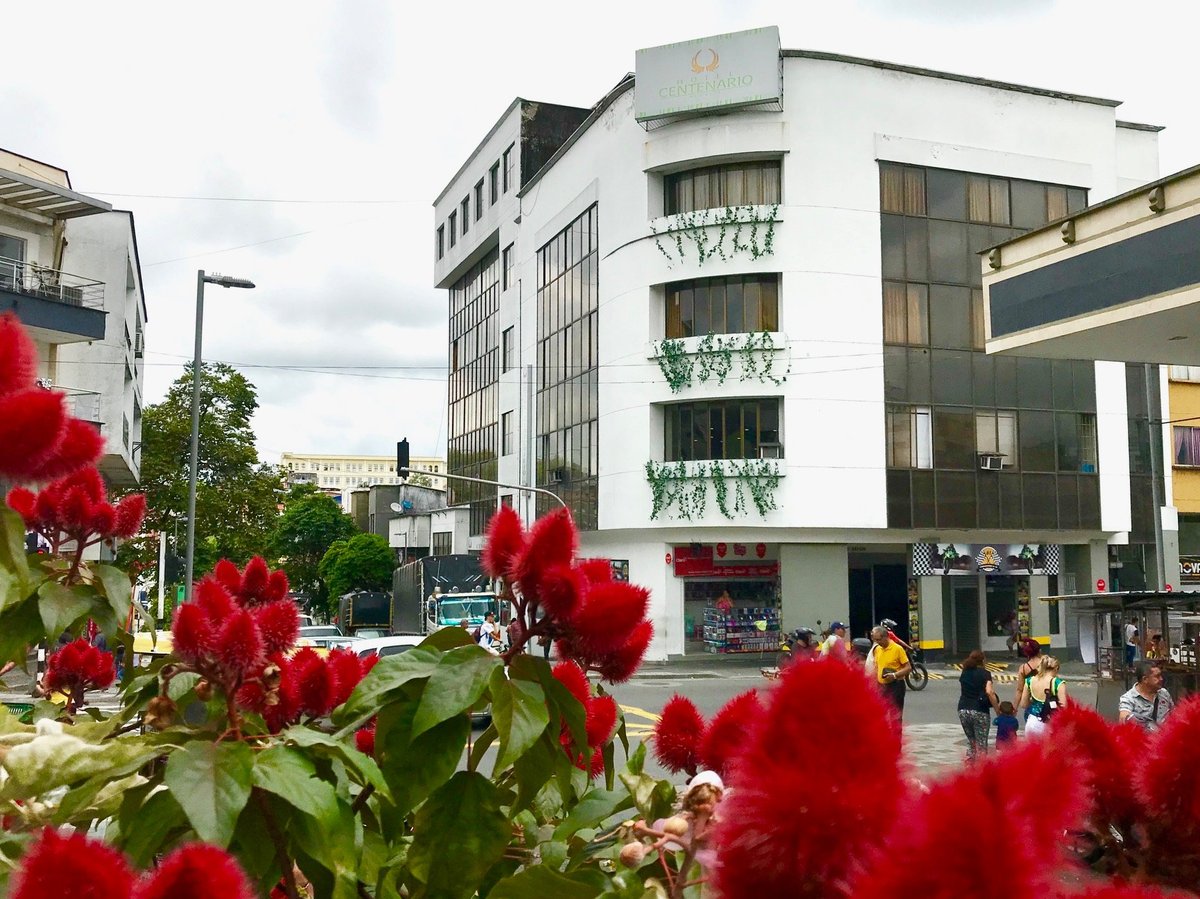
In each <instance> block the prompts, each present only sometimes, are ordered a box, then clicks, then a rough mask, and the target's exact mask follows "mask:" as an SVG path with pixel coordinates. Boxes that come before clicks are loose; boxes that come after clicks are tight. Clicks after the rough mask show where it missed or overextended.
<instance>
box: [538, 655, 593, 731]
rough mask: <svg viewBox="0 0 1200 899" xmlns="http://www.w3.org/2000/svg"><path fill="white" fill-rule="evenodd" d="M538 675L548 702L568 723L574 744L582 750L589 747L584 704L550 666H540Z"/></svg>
mask: <svg viewBox="0 0 1200 899" xmlns="http://www.w3.org/2000/svg"><path fill="white" fill-rule="evenodd" d="M537 674H538V678H539V679H540V680H541V682H542V689H543V690H545V692H546V698H547V700H548V701H550V702H552V703H553V704H554V708H555V709H556V710H557V711H558V714H559V715H561V716H562V718H563V719H564V720H565V721H566V722H567V729H568V730H569V731H570V732H571V740H572V742H574V744H575V745H576V746H578V747H580V748H582V747H584V746H587V718H586V714H585V712H584V709H583V703H581V702H580V701H579V700H578V699H576V698H575V697H574V696H573V695H572V694H571V691H570V690H568V689H567V688H566V687H564V686H563V685H562V682H561V681H560V680H559V679H558V678H557V677H555V676H554V675H553V674H552V673H551V671H550V666H549V665H542V666H539V667H538V668H537Z"/></svg>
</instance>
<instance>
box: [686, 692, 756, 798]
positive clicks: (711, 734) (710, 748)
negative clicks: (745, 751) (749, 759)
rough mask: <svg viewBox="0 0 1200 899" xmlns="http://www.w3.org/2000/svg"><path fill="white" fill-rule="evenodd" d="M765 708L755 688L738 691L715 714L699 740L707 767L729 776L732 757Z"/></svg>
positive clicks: (726, 776)
mask: <svg viewBox="0 0 1200 899" xmlns="http://www.w3.org/2000/svg"><path fill="white" fill-rule="evenodd" d="M762 712H763V708H762V705H761V704H760V703H759V701H758V692H757V691H756V690H747V691H746V692H745V693H739V694H738V695H737V696H735V697H733V699H731V700H729V702H727V703H725V705H724V706H722V707H721V710H720V711H719V712H717V714H716V715H715V716H713V719H712V721H710V722H709V724H708V727H707V728H706V729H705V731H704V736H703V738H702V739H701V740H700V761H701V763H702V764H703V765H704V767H705V768H708V769H710V770H712V771H716V772H717V773H718V774H720V775H721V777H722V779H728V777H729V775H730V771H731V765H730V761H731V760H732V759H733V758H734V757H735V756H736V755H737V753H738V751H739V750H740V749H741V748H742V746H743V745H744V743H745V741H746V734H747V733H749V731H750V726H751V725H752V724H753V723H754V722H755V721H756V720H758V717H759V716H760V715H761V714H762Z"/></svg>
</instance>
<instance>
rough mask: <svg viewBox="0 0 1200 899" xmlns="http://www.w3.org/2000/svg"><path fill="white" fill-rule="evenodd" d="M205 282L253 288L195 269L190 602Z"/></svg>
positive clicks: (186, 590) (186, 592)
mask: <svg viewBox="0 0 1200 899" xmlns="http://www.w3.org/2000/svg"><path fill="white" fill-rule="evenodd" d="M205 284H219V285H220V286H221V287H243V288H246V289H251V288H253V287H254V282H253V281H247V280H246V279H245V278H231V277H229V276H227V275H206V274H205V273H204V269H200V270H199V271H197V272H196V355H195V358H194V359H193V360H192V454H191V471H190V472H189V473H188V518H187V572H186V574H185V575H184V577H185V580H184V582H183V598H184V601H185V602H190V601H191V599H192V572H193V567H194V564H195V561H196V475H197V472H198V471H199V469H200V375H201V368H200V349H201V346H202V343H203V338H204V285H205Z"/></svg>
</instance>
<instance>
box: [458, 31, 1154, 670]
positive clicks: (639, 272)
mask: <svg viewBox="0 0 1200 899" xmlns="http://www.w3.org/2000/svg"><path fill="white" fill-rule="evenodd" d="M772 35H773V36H774V43H773V44H772ZM643 54H644V55H643ZM643 62H645V63H646V65H645V67H643ZM638 67H639V69H638V75H637V76H636V77H627V78H625V79H622V80H621V81H620V82H619V83H618V84H617V85H616V87H614V89H613V90H612V91H610V92H609V93H608V94H607V95H606V96H605V97H603V98H602V99H601V100H600V101H599V102H598V103H597V104H596V105H595V106H593V107H591V109H590V110H587V111H586V117H585V118H583V119H582V121H581V122H580V124H579V126H578V127H577V128H576V129H575V130H574V131H573V132H572V133H571V134H570V135H569V136H568V137H566V138H565V140H563V141H562V142H561V143H560V145H559V146H558V147H557V148H556V149H555V150H554V152H553V154H552V155H550V156H549V157H548V159H547V160H546V161H545V162H544V164H542V165H541V166H540V168H538V169H537V170H535V171H526V170H522V171H521V172H520V177H519V180H514V183H519V185H520V187H519V189H518V190H516V191H514V194H513V195H512V196H507V195H502V201H501V202H500V203H499V204H498V205H497V206H496V207H495V208H493V207H490V206H489V207H487V208H486V209H485V211H484V212H483V214H482V216H480V217H478V218H477V217H476V213H477V207H476V206H475V205H472V204H473V202H474V200H475V198H476V196H477V192H475V187H477V185H478V184H479V181H480V179H482V183H483V185H484V196H485V197H486V196H487V195H488V193H487V187H488V185H489V183H490V182H489V181H488V177H489V175H488V173H489V171H490V169H491V166H493V165H494V164H495V162H494V160H499V159H502V158H503V157H502V154H503V152H504V148H505V147H507V146H510V145H512V146H516V142H517V140H518V135H519V128H520V124H521V120H522V118H523V115H522V105H521V104H523V103H524V102H525V101H517V102H516V103H514V106H513V107H510V109H509V111H508V112H506V113H505V115H504V116H502V117H501V119H500V121H499V122H498V123H497V124H496V126H495V127H494V128H493V129H492V131H491V132H490V133H489V135H488V137H487V138H486V139H485V141H484V143H483V144H481V145H480V147H479V148H478V149H477V150H476V151H475V153H474V154H472V156H471V157H470V158H469V159H468V161H467V163H466V164H465V165H464V166H463V168H462V169H461V170H460V171H459V173H458V174H457V175H456V176H455V178H454V179H453V180H452V181H451V183H450V184H449V185H448V186H447V188H446V189H445V190H444V191H443V192H442V194H441V196H440V197H439V198H438V200H437V202H436V203H435V259H436V261H435V281H436V284H437V285H438V286H440V287H444V288H447V289H448V290H449V291H450V310H449V311H450V316H451V329H450V330H451V347H450V368H451V380H450V396H449V404H450V409H451V421H452V425H451V432H450V433H451V439H452V441H453V440H454V439H455V435H456V434H458V435H460V436H465V437H467V438H470V435H472V434H475V433H477V432H485V433H488V434H494V435H495V436H494V438H492V437H489V438H487V439H484V440H480V441H478V442H474V443H472V442H470V440H468V442H467V443H466V444H465V445H463V448H462V451H461V452H460V453H459V454H458V455H455V453H454V452H453V451H452V453H451V458H450V465H451V470H452V471H453V470H455V469H456V466H457V465H460V464H461V465H462V466H464V467H465V466H467V465H468V464H472V465H475V469H474V470H476V471H479V472H481V473H482V472H488V471H495V472H496V479H497V480H499V481H502V482H505V483H510V484H525V485H531V486H537V487H541V488H545V489H548V490H551V491H552V492H555V493H557V494H558V495H560V496H562V497H563V498H564V499H565V500H566V501H567V502H568V504H569V505H570V506H571V508H572V510H573V513H574V515H575V518H576V520H577V522H578V524H579V525H580V528H581V530H582V531H583V534H582V553H583V554H584V555H591V556H599V557H607V558H610V559H612V560H614V561H615V562H619V563H620V566H621V568H622V570H627V571H628V574H629V577H630V579H631V580H633V581H635V582H637V583H640V584H643V585H645V586H647V587H649V588H651V591H652V614H653V617H654V621H655V629H656V637H655V642H654V644H653V646H652V648H651V655H652V656H653V657H658V658H662V657H665V656H668V655H673V654H678V653H682V652H691V651H701V650H703V649H705V648H707V649H710V650H711V649H717V648H730V647H728V646H725V647H718V646H717V645H716V641H715V640H713V639H712V634H711V633H707V634H706V631H705V628H704V623H705V617H706V613H707V612H709V611H711V609H712V606H713V603H714V601H715V600H716V598H717V597H719V596H720V595H721V594H722V593H727V594H728V595H729V596H730V597H731V598H732V600H733V601H734V604H735V607H737V608H738V609H739V610H743V611H744V613H745V614H744V615H743V616H742V617H744V618H747V619H748V620H749V619H762V618H765V617H769V616H768V612H767V611H765V610H770V609H772V608H775V607H778V608H780V609H781V612H782V625H783V627H784V628H787V629H790V628H794V627H799V626H802V625H805V626H809V627H817V626H818V625H819V624H820V623H822V622H824V623H828V622H829V621H831V620H833V619H835V618H836V619H842V620H847V621H849V622H850V624H851V627H852V630H853V631H854V632H855V633H856V634H860V633H862V632H863V631H864V630H865V629H866V628H867V627H868V626H869V625H870V624H872V623H874V622H877V621H879V620H880V619H882V618H884V617H889V618H893V619H895V620H897V621H898V622H900V625H901V630H902V631H903V632H905V633H906V634H907V635H908V636H909V637H910V638H911V639H914V640H918V641H920V642H921V643H922V644H923V645H924V646H925V647H927V648H929V649H931V650H944V651H946V652H954V653H963V652H966V651H969V650H971V649H974V648H977V647H982V648H984V649H990V650H995V649H1003V648H1004V646H1005V634H1006V630H1007V628H1008V627H1009V626H1010V624H1009V622H1011V621H1014V620H1015V621H1016V622H1017V623H1018V625H1019V626H1020V628H1021V629H1022V631H1024V632H1025V633H1028V634H1032V635H1033V636H1035V637H1037V638H1038V639H1040V640H1043V641H1044V642H1047V643H1049V644H1052V645H1055V646H1060V647H1065V646H1067V645H1068V644H1070V643H1071V641H1072V640H1073V639H1077V638H1075V637H1074V636H1073V635H1071V634H1069V633H1068V632H1067V630H1068V628H1067V627H1066V626H1065V623H1064V622H1062V621H1059V620H1057V619H1056V616H1054V615H1053V614H1052V611H1051V610H1049V609H1047V606H1046V604H1043V603H1039V602H1038V601H1037V600H1038V599H1039V598H1040V597H1041V596H1045V595H1049V594H1053V593H1056V592H1059V591H1064V592H1065V591H1068V590H1070V589H1071V588H1072V587H1083V586H1084V585H1086V584H1088V583H1090V582H1091V581H1092V580H1094V579H1095V578H1096V577H1099V576H1103V575H1104V574H1106V573H1107V572H1108V570H1109V569H1108V562H1109V558H1110V555H1112V554H1113V553H1114V552H1115V550H1114V549H1113V548H1112V547H1110V544H1112V545H1113V546H1117V545H1126V544H1131V543H1135V542H1136V539H1137V537H1138V534H1137V528H1135V526H1134V525H1135V522H1134V520H1133V519H1134V510H1133V506H1134V502H1133V498H1132V497H1131V483H1132V479H1131V474H1130V469H1131V463H1130V459H1131V444H1130V435H1131V433H1132V431H1131V427H1130V415H1131V413H1133V412H1134V411H1135V410H1133V409H1131V408H1130V405H1129V401H1130V397H1131V396H1134V395H1135V393H1136V391H1135V386H1136V385H1132V386H1131V385H1130V384H1127V380H1128V375H1127V372H1126V370H1125V366H1124V365H1123V364H1119V363H1103V362H1101V363H1093V362H1076V361H1073V360H1065V361H1063V360H1056V361H1051V360H1043V359H1029V360H1014V359H994V358H991V357H989V356H987V355H985V354H984V353H983V335H984V328H983V319H982V314H983V305H982V290H981V283H982V281H981V279H982V276H981V271H982V268H981V260H980V257H979V256H978V253H979V252H980V251H982V250H984V249H986V248H988V247H990V246H992V245H994V244H995V243H998V242H1000V241H1003V240H1005V239H1007V238H1008V237H1010V236H1012V235H1014V234H1018V233H1021V232H1022V231H1023V230H1026V229H1029V228H1033V227H1037V226H1039V225H1043V224H1045V223H1046V222H1048V221H1051V220H1054V219H1056V218H1058V217H1060V216H1063V215H1067V214H1068V213H1070V212H1072V211H1076V210H1078V209H1080V208H1082V207H1083V206H1084V205H1086V204H1087V203H1089V202H1095V201H1096V200H1097V199H1102V198H1104V197H1108V196H1112V195H1114V194H1116V193H1119V192H1120V191H1122V190H1125V189H1127V188H1128V187H1130V186H1132V185H1135V184H1139V183H1142V182H1144V181H1146V180H1149V179H1152V178H1154V177H1155V176H1156V175H1157V129H1154V128H1151V127H1148V126H1139V125H1134V124H1131V123H1125V122H1120V121H1118V120H1117V119H1116V116H1115V108H1116V107H1117V106H1118V105H1119V104H1118V103H1117V102H1115V101H1109V100H1103V99H1099V98H1094V97H1084V96H1076V95H1070V94H1065V93H1061V92H1056V91H1048V90H1041V89H1035V88H1028V87H1022V86H1019V85H1012V84H1003V83H997V82H993V81H985V80H983V79H976V78H971V77H965V76H959V75H952V74H947V73H940V72H932V71H928V70H921V69H915V68H912V67H908V66H898V65H893V64H889V63H883V62H879V61H874V60H864V59H856V58H850V57H844V56H836V55H833V54H825V53H816V52H809V51H791V50H782V51H781V50H780V49H779V46H778V36H777V32H774V30H773V29H764V30H762V31H760V32H756V33H754V34H753V35H750V36H749V37H747V36H743V35H733V36H723V37H717V38H710V39H704V40H701V41H691V42H684V43H681V44H674V45H669V46H667V47H663V48H653V49H651V50H648V51H640V52H639V59H638ZM776 78H777V83H776V81H775V79H776ZM752 83H753V85H754V87H753V92H752V93H746V92H745V89H746V88H747V86H748V85H751V84H752ZM738 90H741V91H742V92H743V93H742V94H741V95H737V91H738ZM731 92H732V93H731ZM725 94H731V95H730V97H729V98H728V101H727V102H726V100H723V99H722V98H723V96H724V95H725ZM500 167H501V169H503V168H504V167H505V166H504V165H503V163H501V166H500ZM464 214H466V215H467V217H468V218H470V220H471V221H470V224H469V227H468V228H467V229H466V231H465V232H464V223H465V219H464V218H463V216H464ZM449 234H454V241H453V243H451V242H450V240H449V238H448V236H447V235H449ZM459 316H462V317H463V318H462V324H461V325H456V324H455V322H456V317H459ZM456 377H457V379H458V380H456ZM478 392H482V395H483V397H484V398H483V399H482V400H480V401H479V402H476V403H475V404H474V405H473V406H469V407H468V408H467V409H466V411H465V412H463V411H458V410H457V407H456V404H458V403H460V402H461V401H462V400H463V398H464V397H465V398H470V397H472V396H474V395H475V393H478ZM1145 408H1146V407H1145V404H1144V403H1143V414H1145V412H1144V409H1145ZM459 422H464V423H465V424H459ZM482 476H484V477H491V475H489V474H482ZM476 496H477V497H478V499H477V500H476V505H477V506H478V508H479V514H478V515H473V516H472V521H471V533H472V534H473V535H478V534H480V533H481V532H482V524H483V523H484V522H485V521H486V516H487V514H488V513H489V512H490V510H491V509H493V508H495V506H496V505H497V503H499V502H510V503H512V504H514V505H517V506H518V508H520V509H521V511H522V513H523V515H525V517H526V518H530V517H532V516H533V515H534V514H536V513H537V512H540V511H544V510H545V509H546V508H548V505H547V504H546V503H545V502H543V501H542V500H540V499H539V500H538V501H537V502H534V501H533V499H532V498H531V495H530V494H522V493H521V491H514V490H511V489H509V488H500V489H499V490H496V491H493V490H491V489H488V490H481V491H479V493H478V494H476ZM551 502H552V501H551ZM1131 535H1132V536H1131ZM473 539H475V540H478V539H479V538H478V536H476V537H474V538H473ZM706 637H709V638H710V639H709V640H708V641H707V643H706V640H705V638H706ZM746 645H747V646H749V645H751V644H750V642H749V641H747V644H746Z"/></svg>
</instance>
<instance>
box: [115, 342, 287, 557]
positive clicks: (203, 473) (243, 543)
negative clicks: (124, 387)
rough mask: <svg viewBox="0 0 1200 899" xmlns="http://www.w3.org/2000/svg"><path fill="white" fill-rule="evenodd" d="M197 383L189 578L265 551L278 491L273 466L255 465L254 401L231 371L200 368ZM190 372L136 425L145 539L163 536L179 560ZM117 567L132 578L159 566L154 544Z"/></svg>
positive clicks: (135, 550) (132, 551)
mask: <svg viewBox="0 0 1200 899" xmlns="http://www.w3.org/2000/svg"><path fill="white" fill-rule="evenodd" d="M203 371H204V377H203V378H202V380H201V382H200V460H199V471H198V474H197V481H196V561H195V568H196V571H195V573H196V576H197V577H199V575H200V574H202V573H204V572H206V571H209V570H210V569H211V568H212V566H213V565H215V564H216V562H217V560H218V559H221V558H226V559H230V560H231V561H234V562H236V563H238V564H245V562H246V561H247V560H249V559H250V557H251V556H254V555H256V554H259V553H264V552H266V551H267V547H268V536H269V535H270V533H271V531H272V529H273V528H274V526H275V522H276V519H277V518H278V517H279V503H280V500H281V499H282V497H283V484H282V480H281V478H280V475H279V472H278V470H277V469H276V467H275V466H273V465H267V464H264V463H261V462H260V461H259V458H258V451H257V449H256V448H255V446H254V431H253V428H252V427H251V417H252V416H253V415H254V411H255V410H256V409H257V408H258V394H257V391H256V390H255V388H254V385H253V384H251V383H250V382H249V381H248V380H246V378H245V377H243V376H242V375H241V374H240V373H239V372H237V371H236V370H235V369H233V368H232V367H231V366H228V365H224V364H221V363H206V364H205V365H204V368H203ZM191 404H192V372H191V366H190V365H188V366H187V370H186V371H185V372H184V374H183V375H181V376H180V377H179V378H178V379H177V380H176V381H175V383H174V384H172V385H171V388H170V390H169V391H168V392H167V396H166V398H165V399H164V400H163V401H162V402H160V403H155V404H154V405H152V406H148V407H146V412H145V416H144V417H143V419H142V434H143V442H142V483H141V486H140V487H138V488H137V489H138V490H139V491H141V492H143V493H145V494H146V503H147V507H148V511H147V513H146V522H145V524H144V526H143V528H144V530H146V531H148V532H149V531H159V530H161V531H166V533H167V534H168V535H169V536H168V541H169V542H172V543H174V542H175V538H176V535H178V543H177V544H176V545H177V547H178V554H179V556H180V557H183V555H184V554H185V552H186V547H185V544H186V537H185V535H186V533H187V520H186V519H187V501H188V473H189V464H190V459H191V433H192V406H191ZM123 549H124V554H123V555H124V559H123V560H124V561H126V562H128V563H131V564H133V565H136V566H138V570H141V571H146V570H154V569H156V568H157V565H158V547H157V544H156V543H154V542H152V541H150V540H144V541H140V542H139V541H133V542H131V543H129V544H127V545H126V546H125V547H124V548H123Z"/></svg>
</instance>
